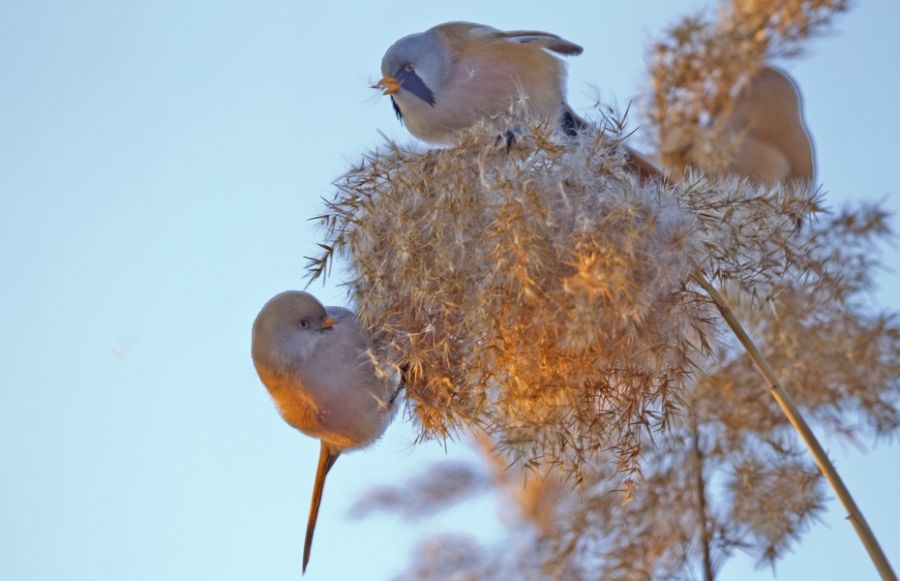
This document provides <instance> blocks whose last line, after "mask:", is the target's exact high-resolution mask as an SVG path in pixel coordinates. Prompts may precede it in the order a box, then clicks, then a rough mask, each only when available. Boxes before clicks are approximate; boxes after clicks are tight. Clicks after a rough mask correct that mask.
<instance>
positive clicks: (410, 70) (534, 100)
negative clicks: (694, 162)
mask: <svg viewBox="0 0 900 581" xmlns="http://www.w3.org/2000/svg"><path fill="white" fill-rule="evenodd" d="M582 50H583V49H582V48H581V46H579V45H577V44H575V43H573V42H570V41H568V40H566V39H564V38H561V37H559V36H557V35H555V34H551V33H549V32H540V31H536V30H513V31H501V30H497V29H496V28H492V27H490V26H485V25H483V24H475V23H471V22H445V23H444V24H439V25H437V26H434V27H432V28H429V29H428V30H426V31H425V32H420V33H416V34H411V35H409V36H405V37H403V38H401V39H400V40H398V41H397V42H395V43H394V44H393V45H391V47H390V48H388V50H387V52H386V53H385V55H384V58H383V59H382V61H381V72H382V75H383V77H382V79H381V80H380V81H378V83H377V84H375V85H374V87H375V88H379V89H382V90H383V91H384V94H385V95H390V97H391V102H392V104H393V107H394V111H395V112H396V113H397V116H398V117H399V118H400V119H401V120H402V121H403V122H404V124H405V125H406V128H407V129H409V132H410V133H412V134H413V135H414V136H416V137H418V138H419V139H421V140H423V141H426V142H428V143H438V144H448V143H452V142H453V141H454V139H455V138H456V133H457V132H459V131H460V130H463V129H466V128H468V127H470V126H472V125H473V124H474V123H476V122H477V121H479V120H480V119H482V118H485V117H492V116H495V115H498V114H501V113H503V112H505V111H507V110H509V107H510V106H511V105H512V104H513V103H514V102H517V101H519V100H520V99H525V107H526V110H527V112H528V115H529V116H530V117H531V118H533V119H536V120H550V121H552V122H554V123H556V124H558V126H559V127H560V128H561V129H562V130H563V131H564V132H565V133H566V134H568V135H575V134H577V132H578V131H579V130H580V129H582V128H583V127H584V126H585V122H584V121H583V120H582V119H581V118H580V117H578V115H576V114H575V113H574V112H573V111H572V109H571V107H569V105H568V104H567V103H566V99H565V89H564V85H565V80H566V69H565V64H564V63H563V62H562V60H561V59H560V58H558V56H556V55H564V56H574V55H579V54H581V52H582ZM627 151H628V155H629V158H630V160H631V162H632V164H633V165H634V166H635V167H636V169H637V170H638V172H639V173H641V174H643V175H658V173H659V172H658V169H657V168H656V166H655V165H654V164H652V163H651V162H650V161H648V160H647V159H645V158H644V157H643V156H642V155H640V154H639V153H637V152H636V151H634V150H632V149H630V148H627Z"/></svg>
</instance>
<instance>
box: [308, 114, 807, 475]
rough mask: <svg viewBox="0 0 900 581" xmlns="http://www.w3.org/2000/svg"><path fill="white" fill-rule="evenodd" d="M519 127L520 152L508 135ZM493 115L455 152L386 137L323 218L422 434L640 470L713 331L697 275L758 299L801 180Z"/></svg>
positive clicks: (321, 266) (571, 464)
mask: <svg viewBox="0 0 900 581" xmlns="http://www.w3.org/2000/svg"><path fill="white" fill-rule="evenodd" d="M510 126H519V127H522V129H521V131H520V132H519V133H518V136H517V139H516V140H515V143H513V144H512V146H511V147H508V148H507V147H498V146H497V145H496V136H497V135H498V134H503V129H504V128H505V127H510ZM558 138H559V136H558V135H555V134H552V133H551V132H550V131H549V130H548V128H547V127H546V126H544V125H541V124H535V123H529V122H528V121H527V120H524V121H523V120H521V119H515V118H500V119H495V120H492V121H486V122H484V123H481V124H479V125H477V126H475V127H473V128H472V129H471V130H468V131H467V132H465V133H464V134H463V135H462V136H461V139H460V141H459V142H458V144H457V145H455V146H454V147H450V148H447V149H437V150H429V151H417V150H414V149H411V148H405V147H401V146H399V145H396V144H393V143H390V144H388V145H387V146H386V147H384V148H382V149H381V150H379V151H376V152H373V153H371V154H369V155H368V156H366V157H365V159H364V160H363V161H362V162H361V163H360V164H359V165H358V166H356V167H353V168H352V169H350V171H348V172H347V173H346V174H345V175H344V176H343V177H341V178H340V179H339V180H338V181H337V183H336V187H337V193H336V194H335V195H334V197H333V199H331V200H330V201H327V202H326V206H327V207H326V211H325V212H324V213H323V215H321V216H320V217H319V219H320V220H321V222H322V223H323V224H324V226H325V230H326V240H325V241H324V242H323V243H322V244H320V246H321V247H322V249H323V253H322V255H321V256H319V257H315V258H312V259H310V265H309V269H310V273H311V277H312V278H316V277H318V276H322V275H325V274H326V273H327V272H328V270H329V267H330V265H331V262H332V260H333V258H334V257H335V255H337V254H339V255H342V256H344V257H345V258H346V261H347V263H348V267H349V273H350V279H349V281H348V286H349V289H350V293H351V295H352V299H353V301H354V303H355V306H356V309H357V312H358V314H359V316H360V317H361V318H362V320H363V321H364V324H365V325H367V326H368V327H369V328H370V329H371V330H372V332H373V333H374V335H375V337H376V340H375V342H374V344H375V347H373V351H372V354H371V355H372V357H373V359H374V360H375V361H376V362H377V363H378V364H379V365H380V366H382V368H383V369H384V370H385V372H391V370H398V369H402V370H404V373H405V377H406V387H407V392H408V400H409V402H410V406H411V411H412V412H413V416H414V417H415V418H416V419H417V420H418V422H419V425H420V428H421V431H422V435H423V437H443V436H446V435H448V434H450V433H452V432H453V431H454V430H455V429H457V428H459V427H461V426H463V425H467V424H477V425H478V426H480V427H482V428H484V429H485V430H487V431H488V432H489V433H491V434H492V436H493V437H494V438H495V439H496V440H497V441H498V442H499V443H500V445H501V446H502V447H503V448H504V449H506V450H507V451H508V452H509V453H511V454H512V456H513V457H514V458H516V459H519V460H532V459H536V458H540V459H541V461H542V462H551V463H559V464H562V465H563V467H565V468H568V469H571V470H574V471H575V472H576V473H577V467H578V466H581V465H582V464H583V463H584V461H585V460H586V459H587V458H589V457H593V456H594V455H595V454H596V453H598V452H606V451H612V452H614V454H615V457H616V459H617V462H618V464H619V466H620V467H621V468H623V469H636V468H637V457H638V454H639V452H640V448H641V442H642V435H646V434H648V433H650V432H652V431H654V430H655V429H658V428H660V427H662V426H664V425H665V424H666V420H667V418H668V417H669V416H670V413H671V411H672V410H673V408H677V407H678V406H679V403H680V395H681V394H682V393H683V392H684V391H685V390H686V389H687V388H688V387H689V386H691V385H693V383H694V382H695V381H696V380H697V376H698V371H701V370H702V368H703V366H704V364H705V360H706V357H707V355H708V354H709V352H710V349H709V347H710V344H711V342H712V341H714V340H715V326H714V323H713V319H714V317H713V313H712V308H711V307H710V305H709V302H708V300H707V299H706V298H705V295H703V293H702V292H700V291H699V289H697V288H696V287H695V286H694V285H693V284H692V282H691V281H692V276H693V275H694V274H695V273H697V272H699V271H703V272H705V273H706V275H707V276H709V277H714V278H718V279H728V280H732V281H736V283H737V284H739V285H741V286H742V287H744V288H745V289H747V290H750V291H751V292H753V293H755V294H757V295H762V296H765V295H766V294H767V293H769V292H771V289H770V285H769V283H771V282H772V281H773V280H776V279H777V276H778V273H779V272H781V271H783V269H784V268H786V264H787V263H788V262H790V260H791V256H792V252H793V250H792V239H793V236H794V234H795V233H796V230H797V228H798V220H800V219H805V218H806V217H807V215H808V214H809V213H810V212H812V211H815V210H816V209H817V201H816V199H815V197H814V196H812V195H811V194H810V193H809V192H808V191H806V190H803V189H791V188H782V187H777V188H769V189H766V188H762V187H758V186H753V185H750V184H748V183H747V182H743V181H740V180H736V179H722V180H718V181H709V180H707V179H705V178H700V177H689V178H688V179H686V180H684V181H683V182H681V183H680V184H675V185H672V184H669V183H667V182H665V181H663V180H647V179H640V178H638V177H637V176H636V174H635V172H634V171H633V168H632V167H631V166H630V165H629V162H628V158H627V155H626V153H625V150H624V147H623V143H622V142H623V140H624V136H623V134H622V132H621V125H618V124H616V123H611V122H607V123H604V124H602V126H601V127H593V128H590V129H588V130H586V131H585V132H584V133H583V134H582V135H580V136H579V137H578V138H576V139H569V140H563V139H558Z"/></svg>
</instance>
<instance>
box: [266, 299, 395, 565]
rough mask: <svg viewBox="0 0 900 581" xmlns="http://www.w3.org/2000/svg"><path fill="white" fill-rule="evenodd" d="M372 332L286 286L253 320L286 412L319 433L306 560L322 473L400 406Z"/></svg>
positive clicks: (375, 433) (375, 434) (269, 379)
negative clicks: (374, 350) (376, 360)
mask: <svg viewBox="0 0 900 581" xmlns="http://www.w3.org/2000/svg"><path fill="white" fill-rule="evenodd" d="M369 348H370V337H369V335H368V334H367V333H366V331H365V330H364V329H363V327H362V325H361V323H360V321H359V320H358V319H357V317H356V315H355V314H354V313H353V312H352V311H350V310H348V309H344V308H341V307H323V306H322V304H321V303H320V302H319V301H318V300H317V299H316V298H315V297H314V296H313V295H311V294H309V293H306V292H302V291H286V292H283V293H281V294H278V295H276V296H275V297H273V298H272V299H271V300H269V302H267V303H266V304H265V306H263V308H262V310H261V311H260V312H259V315H257V317H256V320H255V321H254V323H253V341H252V348H251V351H252V355H253V363H254V365H255V366H256V371H257V373H258V374H259V377H260V379H261V380H262V382H263V384H264V385H265V386H266V388H267V389H268V390H269V394H270V395H271V396H272V399H274V400H275V404H276V406H277V407H278V411H279V412H281V416H282V417H283V418H284V420H285V421H286V422H287V423H288V424H290V425H291V426H293V427H294V428H296V429H298V430H300V431H301V432H303V433H304V434H306V435H307V436H311V437H313V438H317V439H319V440H320V441H321V448H320V452H319V464H318V469H317V470H316V477H315V483H314V485H313V495H312V502H311V504H310V511H309V519H308V521H307V526H306V541H305V543H304V546H303V572H304V573H305V572H306V566H307V564H308V563H309V556H310V550H311V548H312V541H313V534H314V532H315V528H316V519H317V518H318V514H319V506H320V504H321V502H322V491H323V490H324V487H325V477H326V476H327V475H328V472H329V470H331V467H332V466H333V465H334V462H335V461H336V460H337V458H338V456H340V454H341V453H342V452H343V451H344V450H350V449H356V448H362V447H364V446H367V445H369V444H371V443H372V442H374V441H375V440H376V439H378V438H379V437H380V436H381V434H382V433H383V432H384V430H385V429H386V428H387V426H388V424H389V423H390V422H391V420H392V419H393V417H394V414H395V413H396V411H397V406H396V405H395V400H396V398H397V394H398V393H399V389H400V381H399V376H397V375H394V376H391V375H392V374H387V375H386V376H381V375H380V374H378V373H376V370H375V368H374V366H373V364H372V362H371V360H370V358H369V357H368V351H369Z"/></svg>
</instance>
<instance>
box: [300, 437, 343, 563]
mask: <svg viewBox="0 0 900 581" xmlns="http://www.w3.org/2000/svg"><path fill="white" fill-rule="evenodd" d="M340 455H341V453H340V452H339V451H337V450H332V449H331V447H329V446H328V444H326V443H325V442H322V448H321V450H320V451H319V467H318V469H316V481H315V483H314V484H313V495H312V502H311V503H310V505H309V520H308V521H307V522H306V542H304V543H303V573H306V565H307V564H308V563H309V552H310V550H311V549H312V542H313V534H315V532H316V520H317V519H318V518H319V505H320V504H322V491H323V490H324V489H325V477H326V476H328V471H329V470H331V467H332V466H334V462H335V460H337V459H338V456H340Z"/></svg>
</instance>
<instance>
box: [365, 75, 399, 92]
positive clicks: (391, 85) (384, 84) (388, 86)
mask: <svg viewBox="0 0 900 581" xmlns="http://www.w3.org/2000/svg"><path fill="white" fill-rule="evenodd" d="M402 86H403V83H401V82H400V81H398V80H397V79H395V78H394V77H384V78H383V79H381V80H380V81H378V83H376V84H375V85H372V88H373V89H384V93H382V94H383V95H393V94H394V93H396V92H397V91H399V90H400V87H402Z"/></svg>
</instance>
